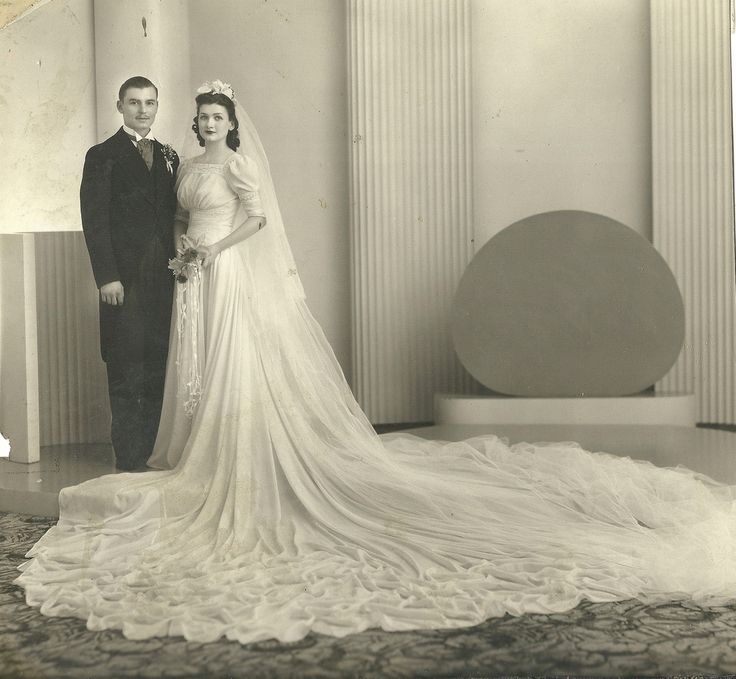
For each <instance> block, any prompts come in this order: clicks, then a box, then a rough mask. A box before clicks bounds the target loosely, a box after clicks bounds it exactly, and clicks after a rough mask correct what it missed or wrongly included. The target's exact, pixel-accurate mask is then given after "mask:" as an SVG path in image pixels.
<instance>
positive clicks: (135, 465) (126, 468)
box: [115, 460, 151, 472]
mask: <svg viewBox="0 0 736 679" xmlns="http://www.w3.org/2000/svg"><path fill="white" fill-rule="evenodd" d="M115 469H116V470H117V471H119V472H146V471H151V468H150V467H149V466H148V465H147V464H146V463H145V462H124V461H123V460H116V461H115Z"/></svg>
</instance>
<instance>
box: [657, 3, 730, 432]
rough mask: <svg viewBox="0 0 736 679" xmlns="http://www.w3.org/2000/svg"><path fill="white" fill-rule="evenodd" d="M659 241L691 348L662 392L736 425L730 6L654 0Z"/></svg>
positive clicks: (708, 417) (701, 416) (706, 416)
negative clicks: (688, 396)
mask: <svg viewBox="0 0 736 679" xmlns="http://www.w3.org/2000/svg"><path fill="white" fill-rule="evenodd" d="M651 12H652V14H651V31H652V138H653V154H652V155H653V177H652V180H653V192H654V196H653V198H654V201H653V205H654V214H653V219H654V222H653V239H654V245H655V246H656V247H657V249H658V250H659V251H660V252H661V253H662V255H663V256H664V257H665V259H666V260H667V262H668V264H669V265H670V267H671V268H672V270H673V272H674V274H675V277H676V279H677V282H678V284H679V286H680V290H681V291H682V294H683V298H684V300H685V328H686V329H685V346H684V349H683V351H682V353H681V355H680V357H679V359H678V361H677V363H676V364H675V366H674V368H673V369H672V371H671V372H670V373H669V374H668V375H667V376H666V377H665V378H664V379H663V380H662V381H661V382H660V383H659V384H658V385H657V386H658V389H659V390H663V391H693V390H694V391H695V394H696V396H697V400H698V420H699V421H701V422H713V423H734V422H736V364H735V363H734V360H735V358H736V356H735V352H734V338H736V314H735V308H734V305H735V304H736V286H735V285H734V274H735V269H734V213H733V165H732V151H731V149H732V145H731V144H732V141H731V139H732V122H731V73H730V51H729V46H730V9H729V0H652V3H651Z"/></svg>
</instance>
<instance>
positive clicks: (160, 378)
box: [107, 357, 166, 470]
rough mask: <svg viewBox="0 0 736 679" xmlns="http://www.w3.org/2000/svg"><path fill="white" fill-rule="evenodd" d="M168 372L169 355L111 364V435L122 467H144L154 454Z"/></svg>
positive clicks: (118, 463)
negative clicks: (167, 361)
mask: <svg viewBox="0 0 736 679" xmlns="http://www.w3.org/2000/svg"><path fill="white" fill-rule="evenodd" d="M165 373H166V359H165V357H164V358H156V359H155V360H147V361H144V362H143V361H141V362H132V361H125V362H121V361H114V362H113V361H108V363H107V386H108V392H109V394H110V410H111V412H112V426H111V429H110V435H111V438H112V446H113V449H114V451H115V465H116V467H118V468H119V469H124V470H129V469H135V468H136V467H142V466H143V465H145V463H146V460H147V459H148V458H149V457H150V456H151V452H152V451H153V444H154V442H155V440H156V432H157V431H158V424H159V418H160V416H161V403H162V400H163V391H164V376H165Z"/></svg>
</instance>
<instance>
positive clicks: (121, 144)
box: [115, 127, 156, 203]
mask: <svg viewBox="0 0 736 679" xmlns="http://www.w3.org/2000/svg"><path fill="white" fill-rule="evenodd" d="M115 140H116V144H117V147H118V149H117V161H118V166H119V167H120V169H121V170H122V171H123V172H124V173H125V174H126V175H127V176H128V178H129V179H130V180H131V181H132V182H134V183H136V184H138V185H139V186H140V187H141V189H142V193H143V195H144V196H145V198H146V199H147V200H148V201H150V202H151V203H153V202H154V201H155V197H154V195H153V194H152V193H151V190H150V189H151V172H152V170H151V171H149V170H148V168H147V167H146V161H145V160H143V158H142V156H141V154H140V153H139V152H138V149H136V147H135V146H133V144H132V143H131V141H130V137H128V135H127V134H125V131H124V130H123V128H122V127H121V128H120V129H119V130H118V132H117V133H116V134H115ZM154 147H155V144H154ZM154 157H155V150H154ZM155 166H156V163H155V162H154V168H155Z"/></svg>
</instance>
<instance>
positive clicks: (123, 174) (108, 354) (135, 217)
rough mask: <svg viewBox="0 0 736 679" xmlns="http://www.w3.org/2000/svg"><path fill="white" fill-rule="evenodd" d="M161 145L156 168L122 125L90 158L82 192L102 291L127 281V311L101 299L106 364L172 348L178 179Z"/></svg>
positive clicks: (89, 242) (94, 266)
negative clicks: (171, 265)
mask: <svg viewBox="0 0 736 679" xmlns="http://www.w3.org/2000/svg"><path fill="white" fill-rule="evenodd" d="M178 164H179V159H178V157H175V158H174V159H173V162H172V163H171V168H169V167H167V163H166V158H165V157H164V153H163V146H162V145H161V144H160V143H159V142H158V141H154V150H153V166H152V168H151V170H150V171H149V169H148V167H147V166H146V163H145V161H144V160H143V158H142V156H141V154H140V153H139V152H138V149H137V148H136V147H135V146H134V145H133V143H132V142H131V140H130V137H128V135H127V134H126V133H125V131H124V130H123V129H122V127H121V128H120V129H119V130H118V132H117V133H115V134H114V135H113V136H112V137H110V138H109V139H106V140H105V141H103V142H102V143H101V144H97V145H96V146H93V147H92V148H91V149H90V150H89V151H88V152H87V157H86V158H85V161H84V174H83V176H82V186H81V189H80V205H81V212H82V228H83V229H84V236H85V239H86V241H87V249H88V250H89V257H90V260H91V262H92V271H93V273H94V276H95V280H96V282H97V287H102V286H103V285H105V283H110V282H112V281H120V282H121V283H122V284H123V287H124V289H125V301H124V303H123V305H122V306H111V305H108V304H104V303H102V302H100V347H101V350H102V358H103V360H104V361H108V362H109V361H115V362H125V361H145V360H160V359H161V357H164V358H165V356H166V352H167V349H168V337H169V326H170V321H171V304H172V294H173V276H172V275H171V272H170V271H169V270H168V259H169V258H170V257H171V256H173V223H174V212H175V210H176V194H175V192H174V180H175V177H176V170H177V167H178Z"/></svg>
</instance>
